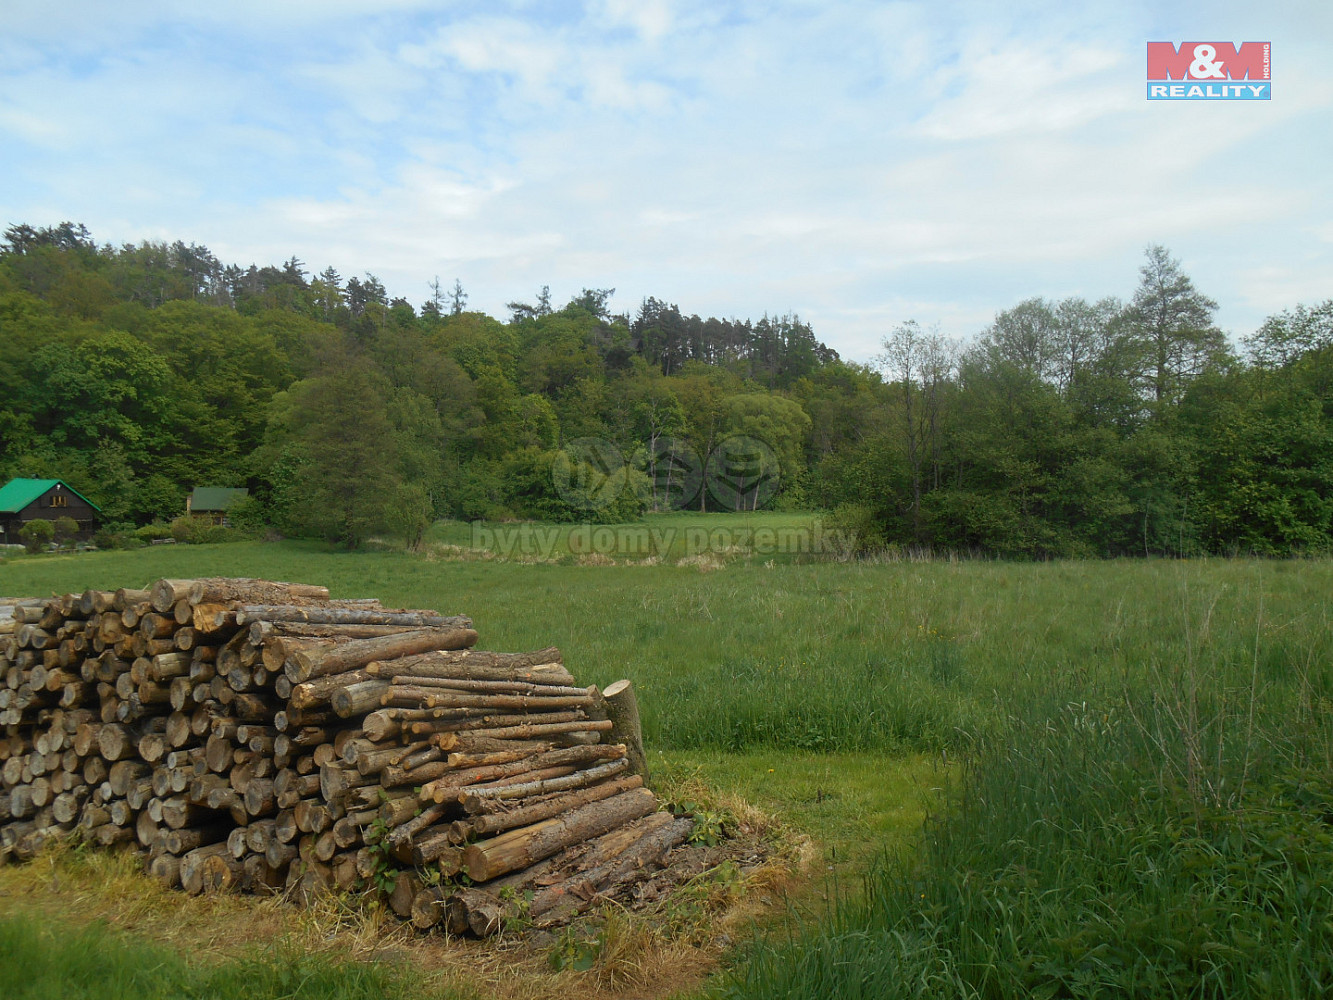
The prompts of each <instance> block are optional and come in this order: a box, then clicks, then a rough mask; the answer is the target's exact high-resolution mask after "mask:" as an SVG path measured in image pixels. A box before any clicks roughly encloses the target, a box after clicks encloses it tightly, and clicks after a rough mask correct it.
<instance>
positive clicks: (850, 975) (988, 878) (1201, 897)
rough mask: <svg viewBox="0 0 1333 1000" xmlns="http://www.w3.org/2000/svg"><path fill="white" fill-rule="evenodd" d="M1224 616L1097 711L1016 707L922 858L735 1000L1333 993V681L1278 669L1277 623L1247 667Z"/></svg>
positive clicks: (933, 828) (784, 955)
mask: <svg viewBox="0 0 1333 1000" xmlns="http://www.w3.org/2000/svg"><path fill="white" fill-rule="evenodd" d="M1311 611H1312V612H1313V613H1314V614H1315V615H1316V616H1318V612H1317V610H1316V609H1311ZM1216 612H1217V604H1216V603H1215V602H1211V601H1210V602H1209V603H1208V606H1207V607H1205V608H1203V609H1202V610H1200V609H1199V608H1197V607H1195V608H1188V609H1186V610H1185V611H1182V623H1181V624H1182V627H1181V632H1182V638H1183V641H1184V643H1185V649H1184V653H1185V655H1184V656H1183V657H1182V658H1181V659H1180V660H1177V661H1174V662H1167V663H1163V662H1157V663H1151V664H1149V665H1148V667H1147V669H1145V671H1144V672H1143V673H1142V674H1136V675H1128V676H1126V677H1125V678H1123V679H1122V681H1121V683H1120V684H1119V686H1118V688H1111V687H1108V688H1107V689H1106V690H1105V691H1104V692H1103V695H1102V697H1100V698H1098V699H1097V701H1096V702H1095V703H1089V702H1088V701H1086V700H1078V701H1071V700H1069V699H1070V698H1071V697H1074V696H1076V694H1077V693H1076V692H1073V691H1072V690H1071V689H1070V688H1069V687H1068V686H1067V685H1064V684H1060V685H1056V690H1054V691H1052V692H1050V694H1049V695H1048V696H1047V697H1045V698H1041V699H1037V700H1034V701H1032V702H1029V703H1028V704H1026V705H1020V706H1015V715H1014V716H1013V717H1011V718H1010V719H1009V720H1008V721H1007V722H1006V723H1005V724H1004V725H1002V726H999V727H997V728H996V729H995V730H993V731H992V732H991V733H989V734H988V735H987V737H986V738H985V739H984V740H983V741H982V744H981V746H980V747H979V748H978V753H977V755H976V756H975V757H974V758H973V760H972V762H971V766H970V768H969V773H968V774H967V776H966V779H965V781H964V782H963V783H962V785H961V791H960V792H959V793H958V797H957V798H956V799H955V801H953V802H952V803H951V806H950V808H948V809H947V810H945V811H944V812H942V813H941V814H940V815H939V816H937V817H936V818H934V819H933V820H932V821H931V822H930V823H928V825H927V828H926V830H925V833H924V838H923V844H922V850H921V853H920V855H919V856H916V857H912V858H886V859H884V861H883V864H882V865H881V866H880V867H879V868H878V870H877V871H875V872H874V873H873V874H872V875H871V876H870V877H869V878H868V879H867V883H866V892H865V894H864V897H862V898H857V899H851V900H843V901H841V902H840V903H839V904H838V905H836V906H834V907H833V908H831V909H830V910H829V912H827V913H825V914H821V915H820V916H819V917H818V918H817V919H815V920H813V921H810V922H807V923H804V924H800V925H798V926H797V927H796V928H795V929H794V930H793V933H792V934H791V936H789V937H787V938H775V939H767V940H764V941H763V942H761V943H759V944H758V945H756V946H755V948H754V949H753V951H752V952H751V954H750V955H749V956H748V958H747V961H745V962H743V963H742V964H741V965H739V966H738V967H737V969H736V970H735V972H734V973H733V975H732V977H731V979H730V980H729V982H728V983H727V985H726V987H725V988H724V990H723V992H724V994H725V995H726V996H728V997H730V998H742V997H745V998H758V997H774V996H782V997H793V998H795V997H812V998H813V997H820V998H824V997H829V998H841V997H857V998H860V997H886V998H895V997H924V996H930V997H968V998H972V997H977V998H1002V997H1003V998H1008V997H1013V998H1019V997H1105V996H1117V997H1119V996H1128V997H1200V998H1205V997H1219V998H1220V997H1275V996H1282V997H1311V996H1321V995H1328V993H1329V991H1330V990H1333V883H1331V881H1330V879H1331V878H1333V727H1331V723H1333V711H1331V709H1333V703H1331V702H1330V701H1329V693H1330V689H1329V684H1330V679H1333V670H1331V669H1330V665H1329V662H1328V660H1327V659H1322V658H1318V657H1316V656H1313V655H1306V656H1291V657H1289V658H1288V659H1287V660H1286V661H1285V662H1283V663H1282V664H1281V665H1280V666H1281V669H1278V667H1279V664H1278V662H1277V661H1276V660H1275V659H1274V658H1273V656H1272V655H1271V653H1266V651H1265V642H1264V634H1265V627H1264V625H1263V622H1262V620H1257V621H1252V622H1251V625H1252V638H1253V642H1252V645H1251V656H1250V658H1249V662H1248V663H1246V662H1243V661H1240V660H1232V659H1231V658H1230V654H1231V653H1232V652H1233V650H1232V648H1231V646H1230V644H1229V643H1218V642H1217V641H1216V638H1217V637H1216V635H1215V634H1214V629H1215V627H1216V626H1217V625H1218V619H1217V615H1216ZM1313 651H1314V650H1313V648H1310V649H1308V650H1307V653H1313ZM1290 652H1292V653H1295V652H1296V650H1295V649H1292V650H1290Z"/></svg>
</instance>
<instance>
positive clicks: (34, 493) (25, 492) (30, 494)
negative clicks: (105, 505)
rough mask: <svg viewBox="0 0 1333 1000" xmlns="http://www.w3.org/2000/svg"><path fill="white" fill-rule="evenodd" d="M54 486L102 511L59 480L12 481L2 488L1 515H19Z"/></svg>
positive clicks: (0, 492)
mask: <svg viewBox="0 0 1333 1000" xmlns="http://www.w3.org/2000/svg"><path fill="white" fill-rule="evenodd" d="M52 486H63V487H65V489H67V490H69V491H70V492H71V493H73V494H74V495H75V496H76V497H78V498H79V499H80V500H82V501H83V502H84V503H86V504H87V505H88V506H89V507H91V508H92V509H93V510H96V511H100V510H101V509H102V508H101V507H99V506H97V504H95V503H93V502H92V501H91V500H89V499H88V498H87V497H86V496H84V495H83V494H82V493H80V492H79V491H78V490H76V489H72V488H71V487H70V486H69V484H68V483H63V482H61V481H60V480H59V479H11V480H10V481H9V482H7V483H5V485H4V486H0V514H17V513H18V512H19V511H21V510H22V509H23V508H24V507H26V506H28V504H30V503H32V502H33V501H34V500H36V499H37V498H38V497H40V496H41V495H42V494H43V493H45V492H46V491H47V490H49V489H50V488H51V487H52Z"/></svg>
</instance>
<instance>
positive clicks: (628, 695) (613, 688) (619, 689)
mask: <svg viewBox="0 0 1333 1000" xmlns="http://www.w3.org/2000/svg"><path fill="white" fill-rule="evenodd" d="M594 690H595V689H594ZM600 707H601V709H602V711H603V712H604V713H605V718H607V719H609V720H610V722H611V729H610V731H609V732H608V733H607V737H606V738H607V739H608V740H609V741H610V742H612V743H623V744H625V746H626V747H627V748H628V749H629V766H630V770H631V771H632V772H633V773H634V774H641V775H643V780H644V782H645V783H646V782H647V781H648V780H649V775H648V756H647V754H645V753H644V752H643V729H642V727H641V726H640V724H639V703H638V700H637V699H636V698H635V697H634V685H633V684H632V683H631V682H630V681H628V680H620V681H615V682H614V683H612V684H610V685H608V686H607V688H606V690H605V691H603V692H602V697H601V706H600Z"/></svg>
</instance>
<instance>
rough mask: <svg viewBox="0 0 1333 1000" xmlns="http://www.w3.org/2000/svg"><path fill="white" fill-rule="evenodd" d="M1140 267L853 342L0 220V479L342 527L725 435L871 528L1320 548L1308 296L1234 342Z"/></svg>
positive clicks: (565, 502)
mask: <svg viewBox="0 0 1333 1000" xmlns="http://www.w3.org/2000/svg"><path fill="white" fill-rule="evenodd" d="M1139 263H1140V265H1141V266H1140V267H1139V270H1138V279H1137V283H1135V282H1134V281H1133V279H1132V274H1131V268H1132V266H1133V265H1132V262H1129V261H1127V262H1126V279H1127V280H1126V282H1125V290H1126V292H1127V293H1128V297H1127V298H1125V299H1119V298H1105V299H1100V300H1098V301H1087V300H1085V299H1082V298H1066V299H1062V300H1058V301H1052V300H1047V299H1042V298H1034V299H1030V300H1027V301H1024V302H1020V303H1018V304H1017V305H1013V306H1010V307H1008V308H1005V309H1003V310H1001V311H999V312H998V313H997V314H996V315H995V318H994V320H993V321H992V322H991V323H990V324H989V325H988V326H986V327H985V328H984V329H982V330H980V331H977V333H976V335H975V336H974V337H972V338H970V339H969V340H967V341H966V342H958V341H954V340H951V339H949V338H946V337H944V336H942V335H940V334H939V333H938V332H937V331H936V330H934V329H933V328H931V327H930V326H928V325H925V324H921V323H918V322H916V321H911V320H909V321H904V322H901V323H899V324H897V325H896V326H894V327H893V328H891V329H886V330H885V333H884V339H883V345H882V346H883V349H882V353H881V354H879V355H878V356H877V357H876V358H875V359H874V362H873V363H872V364H870V365H864V364H858V363H853V362H849V361H846V360H843V359H842V358H840V357H839V356H838V354H837V352H836V351H834V350H831V349H830V348H829V347H827V346H826V345H825V344H823V343H822V342H821V341H820V340H819V339H818V338H817V337H816V335H815V332H814V330H813V329H811V327H810V325H809V324H807V323H805V322H803V321H802V320H801V319H800V318H799V317H798V316H796V315H792V314H786V315H765V316H763V317H761V318H759V319H758V320H753V319H745V320H739V319H735V318H731V319H719V318H713V317H709V318H706V319H704V318H701V317H699V316H698V315H694V314H687V313H686V312H684V311H683V310H682V309H681V308H680V307H679V306H678V305H675V304H671V303H668V302H665V301H661V300H658V299H656V298H651V297H650V298H647V299H645V300H643V302H642V303H641V305H640V306H639V308H638V309H637V311H635V312H634V313H632V314H619V315H617V314H613V313H611V312H610V310H609V308H608V303H609V300H610V298H611V295H612V294H613V292H614V290H613V289H598V288H590V289H584V290H583V291H582V292H581V294H579V295H578V296H577V297H575V298H573V299H572V300H570V301H569V302H568V303H566V304H565V305H563V306H557V305H556V304H555V303H553V302H552V300H551V295H550V293H549V290H548V289H547V288H543V289H541V290H540V291H539V293H538V294H536V295H535V296H534V297H533V298H532V300H531V301H525V302H512V303H510V304H509V306H508V308H509V312H510V315H509V316H508V317H505V318H503V319H499V318H495V317H492V316H489V315H486V314H485V313H482V312H477V311H473V310H469V309H468V308H467V298H468V297H467V293H466V291H465V289H464V288H463V287H462V286H461V284H460V283H459V282H457V281H455V282H454V284H453V286H452V287H446V286H443V285H442V284H441V283H440V281H439V279H438V278H436V279H435V280H434V281H433V282H430V283H429V285H428V286H427V287H428V290H429V293H430V294H429V296H428V297H427V298H426V300H425V301H424V302H422V303H420V304H419V305H415V306H414V305H413V304H412V303H411V302H408V301H407V300H405V299H403V298H392V299H391V298H390V297H389V296H388V293H387V291H386V289H385V287H384V285H383V284H382V283H381V282H380V281H379V279H377V278H376V277H375V276H374V275H373V274H371V273H365V274H364V275H363V276H361V277H348V278H344V277H343V276H342V275H340V274H339V273H338V272H337V271H336V270H334V269H333V268H325V269H324V270H322V271H320V272H318V273H315V272H313V271H312V270H310V269H308V267H307V265H306V264H305V263H304V262H302V261H300V260H297V259H296V258H295V257H292V258H291V259H289V260H287V261H286V262H284V263H283V264H281V265H268V266H263V267H259V266H256V265H253V264H252V265H250V266H249V267H244V268H243V267H240V266H238V265H235V264H223V263H222V262H220V261H219V260H218V259H217V258H216V257H215V256H214V254H213V253H212V252H211V251H209V250H208V249H207V248H206V247H204V246H200V245H196V244H193V243H191V244H185V243H183V242H180V241H177V242H174V243H170V244H168V243H165V242H143V243H140V244H137V245H131V244H125V245H122V246H119V247H116V246H113V245H111V244H101V245H99V244H98V243H97V242H96V240H95V239H94V238H93V236H92V234H91V233H90V232H89V231H88V230H87V228H86V227H84V226H82V225H78V224H74V223H69V222H65V223H61V224H59V225H56V226H51V227H44V228H36V227H32V226H29V225H13V226H10V227H9V228H8V229H7V230H6V231H5V233H4V236H3V241H0V482H3V481H6V480H7V479H8V478H9V477H12V476H30V477H36V478H60V479H63V480H64V481H65V482H67V483H68V484H69V485H70V486H72V487H74V488H75V489H77V490H79V491H80V492H81V493H83V494H84V495H85V496H87V497H89V498H90V499H91V500H93V501H94V502H96V503H97V504H98V505H99V506H100V507H101V508H102V513H103V518H104V522H105V524H104V528H105V529H106V531H107V532H108V533H110V534H111V535H114V534H115V533H117V532H127V531H129V530H131V529H132V528H134V527H135V526H137V525H143V524H146V523H149V522H161V521H169V520H171V519H172V518H175V517H177V516H178V515H179V514H180V513H181V512H182V511H183V509H184V497H185V495H186V493H188V491H189V490H190V489H191V488H192V487H194V486H248V487H249V489H250V494H251V496H250V499H249V500H248V501H245V502H244V503H243V505H242V507H241V508H238V509H236V510H235V511H234V517H233V520H234V521H235V522H237V523H238V524H241V525H245V526H249V527H252V528H256V529H260V528H263V529H268V530H272V531H276V532H279V533H281V534H284V535H292V536H314V537H324V538H327V539H329V540H331V541H338V542H342V543H344V544H347V545H349V546H353V547H354V546H356V545H358V544H361V543H362V542H364V541H365V540H366V539H367V538H369V537H370V536H371V535H372V534H374V533H377V532H391V533H393V534H396V535H399V536H401V537H403V538H405V539H407V540H408V542H409V543H413V542H419V541H420V539H421V538H422V537H423V534H424V532H425V531H426V529H427V528H428V526H429V525H430V524H431V523H433V522H434V521H435V520H437V519H440V518H456V519H462V520H475V519H486V520H512V519H540V520H547V521H574V520H583V519H589V518H592V519H597V520H603V521H627V520H633V519H635V518H638V517H640V516H642V515H643V514H644V513H645V512H647V511H650V510H653V509H663V508H667V507H672V506H689V507H691V508H692V509H704V510H716V509H719V505H720V501H719V499H718V497H717V496H716V495H712V494H710V491H709V488H708V486H707V484H703V485H699V484H698V483H693V484H691V486H690V488H688V489H680V488H679V484H676V485H675V488H672V484H671V483H670V482H668V481H666V480H664V473H663V470H664V469H668V468H677V467H678V466H679V465H680V464H681V463H680V456H681V455H683V454H689V455H692V456H705V457H706V456H708V455H710V454H711V453H713V452H714V450H715V449H717V448H718V446H719V445H720V444H722V443H723V442H725V441H727V440H728V439H730V438H733V437H734V436H736V435H744V436H746V437H748V438H753V439H758V440H760V441H762V442H764V443H765V444H766V445H767V446H768V449H769V453H770V455H771V461H772V462H773V463H774V469H773V470H772V471H773V472H774V473H776V475H775V476H774V477H773V479H774V481H775V482H776V483H778V484H779V485H778V488H777V489H776V491H775V492H773V494H772V495H771V496H768V497H767V498H766V500H765V502H766V503H767V505H768V506H770V507H777V508H780V509H787V510H817V511H823V512H826V517H827V518H828V520H829V522H830V523H834V524H837V525H838V526H840V527H842V528H844V529H847V530H852V531H855V532H856V535H857V537H858V539H859V544H860V546H861V547H862V548H863V549H866V550H873V549H877V548H882V547H885V546H919V547H921V548H923V549H931V550H935V551H965V552H971V553H976V554H987V555H997V556H1003V557H1015V558H1051V557H1060V556H1076V557H1114V556H1122V555H1189V554H1197V553H1220V554H1233V553H1242V552H1243V553H1256V554H1263V555H1290V554H1303V553H1314V552H1323V551H1326V550H1327V549H1328V548H1329V545H1330V532H1331V531H1333V299H1330V300H1328V301H1326V302H1323V303H1316V304H1312V305H1301V304H1293V305H1292V306H1291V307H1290V308H1288V309H1286V310H1284V311H1282V312H1280V313H1278V314H1275V315H1273V316H1270V317H1269V318H1268V319H1267V320H1266V321H1265V322H1264V323H1263V324H1262V326H1261V327H1260V328H1259V329H1258V330H1257V331H1256V332H1255V333H1254V334H1253V335H1252V336H1249V337H1247V338H1245V339H1243V340H1240V341H1233V340H1231V339H1230V338H1228V336H1227V335H1226V334H1225V333H1224V332H1223V331H1222V330H1220V329H1219V328H1218V327H1217V325H1216V324H1215V321H1214V317H1215V314H1216V310H1217V304H1216V302H1215V301H1214V300H1213V299H1211V298H1209V297H1208V295H1206V294H1205V293H1204V292H1203V291H1202V290H1200V289H1198V288H1196V287H1195V285H1194V283H1193V281H1192V280H1191V279H1190V277H1189V276H1188V275H1187V274H1186V273H1185V272H1184V270H1183V269H1182V267H1181V264H1180V262H1179V261H1178V260H1176V259H1174V258H1173V257H1172V255H1171V254H1170V252H1169V251H1168V250H1167V249H1166V248H1164V247H1161V246H1156V245H1154V246H1150V247H1148V248H1147V249H1146V251H1145V252H1144V256H1143V258H1142V260H1141V261H1140V262H1139ZM588 440H593V441H597V442H609V443H610V444H612V445H614V451H615V453H616V454H617V455H618V456H620V458H619V459H618V460H623V462H624V463H625V467H624V469H623V470H615V471H616V473H617V476H616V478H615V480H614V482H615V484H616V487H615V491H614V495H613V496H610V497H607V496H606V495H605V494H603V496H602V497H601V500H600V501H599V502H598V503H596V504H592V503H588V502H582V500H586V498H582V499H581V498H580V496H578V495H577V490H573V491H572V490H571V489H569V488H568V483H569V482H571V481H572V482H575V483H580V482H585V481H586V479H587V477H585V476H583V475H582V473H583V472H587V471H589V470H588V469H587V468H585V466H588V465H589V464H590V463H593V464H595V463H596V462H597V461H598V458H597V455H596V453H594V452H589V451H588V450H587V449H584V450H580V449H579V448H577V447H572V446H571V445H573V444H577V443H579V442H587V441H588ZM696 461H700V460H698V459H696ZM562 463H563V465H562ZM561 468H563V470H564V477H565V478H564V483H565V486H566V488H564V489H562V488H560V481H561V476H560V475H558V474H557V475H553V469H561ZM571 470H572V471H571ZM598 471H600V472H601V473H603V474H605V473H607V472H608V470H607V469H605V468H601V469H599V470H598ZM668 478H669V477H668ZM722 506H725V505H724V504H722Z"/></svg>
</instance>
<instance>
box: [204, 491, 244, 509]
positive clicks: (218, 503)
mask: <svg viewBox="0 0 1333 1000" xmlns="http://www.w3.org/2000/svg"><path fill="white" fill-rule="evenodd" d="M249 495H250V491H249V490H247V489H244V488H241V489H233V488H231V487H225V486H196V487H195V488H194V491H193V492H192V493H191V494H190V510H226V509H227V508H228V507H230V506H231V505H232V504H234V503H235V502H236V501H237V500H239V499H241V497H248V496H249Z"/></svg>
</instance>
